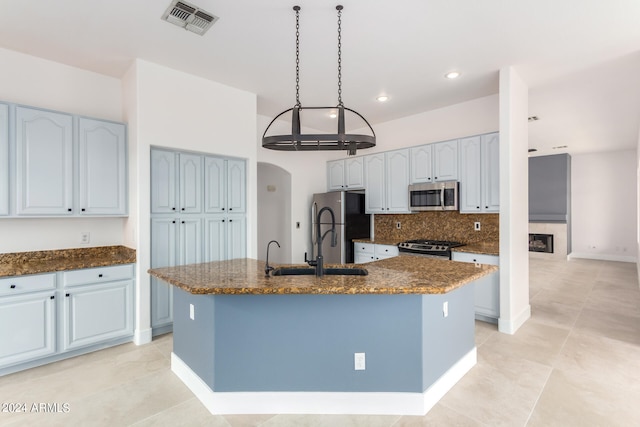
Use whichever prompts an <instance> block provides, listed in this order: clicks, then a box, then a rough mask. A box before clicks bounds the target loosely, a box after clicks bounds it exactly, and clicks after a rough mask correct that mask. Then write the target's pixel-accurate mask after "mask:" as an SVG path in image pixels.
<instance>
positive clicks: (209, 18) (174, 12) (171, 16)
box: [162, 0, 220, 35]
mask: <svg viewBox="0 0 640 427" xmlns="http://www.w3.org/2000/svg"><path fill="white" fill-rule="evenodd" d="M162 19H163V20H165V21H167V22H171V23H172V24H175V25H177V26H179V27H182V28H184V29H185V30H189V31H191V32H192V33H196V34H199V35H203V34H204V33H206V32H207V30H208V29H209V28H211V26H212V25H213V24H215V23H216V21H217V20H218V19H220V18H218V17H217V16H214V15H212V14H211V13H209V12H207V11H205V10H202V9H199V8H198V7H196V6H194V5H192V4H190V3H187V2H185V1H180V0H173V1H172V2H171V4H170V5H169V7H168V8H167V10H166V11H165V12H164V14H163V15H162Z"/></svg>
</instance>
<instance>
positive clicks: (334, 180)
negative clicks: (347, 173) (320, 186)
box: [327, 160, 344, 191]
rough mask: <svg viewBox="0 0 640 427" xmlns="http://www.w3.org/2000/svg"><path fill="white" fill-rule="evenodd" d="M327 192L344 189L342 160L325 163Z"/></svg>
mask: <svg viewBox="0 0 640 427" xmlns="http://www.w3.org/2000/svg"><path fill="white" fill-rule="evenodd" d="M327 181H328V182H327V190H328V191H336V190H338V191H339V190H342V189H344V160H333V161H330V162H327Z"/></svg>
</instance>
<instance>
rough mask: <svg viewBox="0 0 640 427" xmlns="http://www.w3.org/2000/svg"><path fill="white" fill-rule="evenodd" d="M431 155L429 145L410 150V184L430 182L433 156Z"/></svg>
mask: <svg viewBox="0 0 640 427" xmlns="http://www.w3.org/2000/svg"><path fill="white" fill-rule="evenodd" d="M431 153H432V146H431V144H429V145H421V146H419V147H413V148H411V152H410V155H411V184H417V183H420V182H432V180H433V174H432V172H433V168H432V166H433V165H432V162H433V156H432V154H431Z"/></svg>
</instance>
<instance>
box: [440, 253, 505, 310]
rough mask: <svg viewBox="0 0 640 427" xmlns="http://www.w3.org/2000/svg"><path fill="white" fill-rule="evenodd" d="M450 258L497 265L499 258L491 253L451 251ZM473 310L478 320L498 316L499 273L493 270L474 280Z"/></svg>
mask: <svg viewBox="0 0 640 427" xmlns="http://www.w3.org/2000/svg"><path fill="white" fill-rule="evenodd" d="M451 259H453V260H454V261H460V262H473V263H479V264H489V265H499V264H500V258H499V257H497V256H493V255H483V254H473V253H461V252H453V253H452V254H451ZM474 294H475V312H476V315H480V317H479V319H480V320H487V319H486V318H490V319H494V320H495V319H498V318H499V317H500V273H499V272H498V271H496V272H493V273H491V274H489V275H487V276H484V277H481V278H480V279H478V280H476V281H475V282H474Z"/></svg>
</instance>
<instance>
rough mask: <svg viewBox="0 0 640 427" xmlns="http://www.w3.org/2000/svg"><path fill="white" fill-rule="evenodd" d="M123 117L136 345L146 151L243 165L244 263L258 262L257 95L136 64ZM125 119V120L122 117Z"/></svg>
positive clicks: (146, 224)
mask: <svg viewBox="0 0 640 427" xmlns="http://www.w3.org/2000/svg"><path fill="white" fill-rule="evenodd" d="M125 80H126V83H125V87H126V88H127V89H128V90H131V91H134V92H135V95H131V93H127V94H126V95H125V100H126V101H127V104H128V105H127V107H126V108H125V110H126V111H127V113H131V114H134V116H133V117H132V118H133V119H134V120H133V121H132V123H131V124H130V126H129V132H130V134H132V135H133V136H132V137H131V142H132V144H134V146H132V147H131V149H132V150H135V156H133V157H135V159H136V163H135V166H131V167H132V170H133V171H134V173H135V182H136V188H135V190H134V191H135V192H136V194H138V197H137V200H136V205H135V212H134V213H133V214H134V215H135V218H136V221H137V223H136V224H135V226H132V225H131V224H127V227H128V229H129V230H133V231H134V232H135V235H136V240H137V242H138V243H137V266H136V267H137V269H138V270H137V273H138V283H137V286H138V290H137V292H138V296H137V308H136V315H137V318H136V337H135V338H136V343H138V344H141V343H144V342H147V341H148V340H150V339H151V332H150V331H151V329H150V316H149V299H150V298H149V295H150V292H149V288H150V280H149V275H148V274H147V270H148V269H149V267H150V265H151V246H150V241H151V230H150V224H151V221H150V200H149V197H148V195H149V194H150V189H151V183H150V152H151V146H160V147H165V148H174V149H181V150H192V151H198V152H203V153H209V154H217V155H222V156H229V157H238V158H243V159H246V160H247V257H249V258H255V257H256V256H257V251H256V247H257V233H256V228H257V219H256V218H257V214H256V213H257V206H256V202H257V193H256V185H257V161H256V146H255V135H256V95H255V94H252V93H249V92H245V91H241V90H238V89H234V88H231V87H228V86H225V85H222V84H219V83H216V82H212V81H210V80H206V79H203V78H200V77H196V76H193V75H190V74H186V73H183V72H180V71H177V70H173V69H171V68H167V67H164V66H160V65H157V64H153V63H151V62H148V61H143V60H140V59H138V60H136V61H135V63H134V64H133V65H132V67H131V69H130V70H129V72H128V73H127V75H126V76H125ZM127 119H129V117H127Z"/></svg>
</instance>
